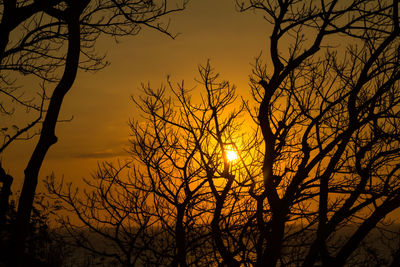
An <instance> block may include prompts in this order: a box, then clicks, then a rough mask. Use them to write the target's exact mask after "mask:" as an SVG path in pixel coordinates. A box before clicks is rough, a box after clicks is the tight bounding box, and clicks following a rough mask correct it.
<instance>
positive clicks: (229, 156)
mask: <svg viewBox="0 0 400 267" xmlns="http://www.w3.org/2000/svg"><path fill="white" fill-rule="evenodd" d="M226 158H227V160H228V161H229V162H235V161H236V160H237V158H238V155H237V153H236V152H235V151H233V150H228V151H226Z"/></svg>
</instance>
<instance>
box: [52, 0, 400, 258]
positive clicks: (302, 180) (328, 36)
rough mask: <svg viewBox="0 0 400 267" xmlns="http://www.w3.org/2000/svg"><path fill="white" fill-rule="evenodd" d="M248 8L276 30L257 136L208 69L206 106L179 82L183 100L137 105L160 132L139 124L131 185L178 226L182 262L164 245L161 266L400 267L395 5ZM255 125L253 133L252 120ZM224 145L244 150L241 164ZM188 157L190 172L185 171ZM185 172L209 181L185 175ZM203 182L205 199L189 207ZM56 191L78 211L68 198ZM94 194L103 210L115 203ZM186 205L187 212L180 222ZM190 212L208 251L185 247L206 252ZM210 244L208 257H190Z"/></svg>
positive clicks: (254, 110) (253, 105)
mask: <svg viewBox="0 0 400 267" xmlns="http://www.w3.org/2000/svg"><path fill="white" fill-rule="evenodd" d="M237 5H238V7H239V8H240V9H241V11H246V10H256V13H262V14H263V15H264V17H265V19H266V23H267V24H269V25H270V26H271V32H270V33H269V34H270V40H269V43H268V46H269V47H268V48H269V51H268V52H269V58H268V60H267V63H268V64H267V65H265V64H264V63H263V62H262V58H261V57H258V58H257V59H256V62H255V64H254V69H253V73H252V75H251V93H252V95H253V99H252V100H251V101H250V100H249V101H248V102H244V107H245V108H246V109H247V111H249V114H250V115H251V117H252V118H253V120H254V123H255V124H254V125H256V130H255V132H250V137H241V138H245V139H244V140H246V138H247V140H246V141H243V139H241V138H237V137H235V136H240V132H241V129H240V125H241V124H240V123H238V121H237V117H238V115H239V114H241V112H234V113H232V114H231V115H228V116H227V117H224V115H223V113H222V111H223V109H222V108H220V107H224V106H225V104H226V103H231V102H232V101H233V99H234V98H235V96H234V93H233V91H229V90H228V91H227V92H228V93H225V94H220V93H218V92H219V90H217V89H218V88H223V86H222V85H221V83H214V81H215V79H214V78H213V77H214V76H213V75H210V74H208V75H204V74H207V73H210V68H209V67H205V68H203V69H201V70H202V72H201V73H203V74H202V77H203V84H204V85H205V89H206V93H205V94H204V95H203V97H201V98H200V100H199V102H200V105H196V104H195V100H194V99H191V98H190V97H188V94H187V93H185V90H183V88H184V87H183V84H182V86H181V87H179V88H181V89H180V90H176V89H174V88H173V87H172V86H170V89H171V90H170V91H168V93H172V94H173V95H174V96H175V97H176V98H175V101H172V102H171V100H168V98H164V97H163V96H165V95H168V93H166V92H165V91H164V90H161V91H153V90H150V89H149V88H147V87H146V90H145V93H146V94H145V95H147V98H144V99H143V100H144V101H142V102H140V103H142V104H140V107H142V111H143V112H144V113H145V114H146V117H145V118H146V120H147V121H148V122H151V123H152V124H148V123H147V124H146V123H145V124H142V125H141V124H140V121H139V122H138V124H133V125H132V126H133V127H132V129H133V133H134V138H133V140H134V142H133V152H134V153H133V155H134V156H135V157H136V158H138V159H141V160H139V161H138V162H137V165H135V168H134V170H135V171H134V173H135V174H134V175H133V177H134V178H135V179H132V181H143V182H142V184H143V186H142V187H137V185H135V186H136V187H135V190H136V189H139V191H142V192H149V193H151V194H153V195H155V196H156V197H154V198H151V200H153V199H156V200H158V201H155V202H154V203H152V205H153V206H151V207H152V208H158V209H157V211H156V212H154V214H156V215H157V216H155V218H157V220H163V218H169V219H168V220H166V221H165V222H164V223H165V225H166V227H165V228H162V230H163V232H164V233H168V234H170V233H172V234H171V235H170V239H168V240H169V242H171V243H168V245H171V246H174V247H173V248H170V247H168V248H170V249H171V250H170V251H171V253H172V254H169V253H167V252H165V250H162V249H159V248H158V247H157V248H156V247H153V248H154V251H153V253H155V254H157V255H158V257H156V258H157V259H163V260H165V261H163V260H160V261H154V262H152V263H153V264H154V265H157V264H159V263H160V262H164V263H165V262H166V263H174V264H175V265H182V266H186V265H196V260H195V259H199V260H200V259H204V257H203V256H204V255H207V256H208V258H207V259H209V262H208V264H215V265H217V264H219V265H225V266H240V265H244V266H344V265H354V266H377V265H378V266H394V265H395V264H396V259H397V258H398V254H399V253H398V251H399V247H397V246H398V240H397V241H396V239H398V229H392V228H391V227H389V226H390V223H391V222H392V218H391V216H390V215H391V214H393V213H392V212H393V211H396V210H397V211H398V210H399V207H400V179H399V174H400V143H399V141H400V140H399V139H400V132H399V129H400V127H399V126H400V120H399V119H400V113H399V111H400V87H399V85H400V82H399V79H400V70H399V66H400V64H399V63H400V53H399V51H400V49H399V38H400V25H399V14H398V7H399V3H398V1H372V0H357V1H339V0H332V1H311V0H310V1H295V0H278V1H263V0H254V1H253V0H250V1H244V2H243V1H237ZM269 66H270V67H269ZM204 77H205V78H204ZM221 92H226V91H224V90H222V91H221ZM229 92H231V93H229ZM174 108H177V109H178V110H179V112H174ZM240 110H241V109H240ZM179 114H182V115H179ZM244 125H245V127H246V132H247V133H249V131H248V129H249V128H251V124H250V122H249V120H246V124H244ZM174 129H179V131H178V130H174ZM260 140H261V141H260ZM227 145H231V146H233V149H235V150H236V151H238V154H239V155H240V160H239V161H238V162H237V163H235V164H233V163H232V162H230V161H228V157H227V153H226V151H225V150H227V149H226V146H227ZM182 149H183V151H186V152H185V153H183V154H182V152H181V151H182ZM192 151H195V152H193V154H192V153H191V152H192ZM178 155H179V157H178ZM192 160H195V162H196V164H195V165H194V166H195V167H193V168H191V166H192V165H191V162H192ZM181 162H183V163H184V162H188V165H187V166H185V165H183V166H185V167H184V168H183V169H181V166H182V165H180V164H179V163H181ZM185 168H189V169H190V170H191V171H193V172H189V173H191V174H193V175H194V176H188V177H193V178H196V179H198V181H199V182H197V183H194V184H190V182H189V180H186V181H185V180H184V179H183V180H182V177H183V178H184V177H185V176H184V175H185V170H186V169H185ZM106 169H107V168H106ZM197 170H198V171H197ZM153 171H154V174H152V173H153ZM139 174H146V175H139ZM99 177H104V175H103V176H101V175H100V176H99ZM144 177H145V178H146V179H147V180H146V179H144ZM152 179H153V180H152ZM196 179H195V180H196ZM116 180H121V177H119V178H118V179H116ZM122 180H123V179H122ZM100 181H101V180H100ZM200 183H201V187H199V189H198V192H196V193H198V195H197V196H195V195H191V197H190V198H189V199H188V200H187V202H188V203H189V204H187V206H185V205H183V204H184V203H186V202H185V199H187V198H186V197H187V196H189V195H188V194H187V192H192V191H193V186H197V185H198V184H200ZM130 184H135V183H134V182H130ZM95 188H101V187H99V186H98V185H97V186H96V187H95ZM107 188H108V190H109V192H112V191H113V190H116V191H115V192H118V189H116V188H119V187H115V188H114V187H113V186H110V187H107ZM113 188H114V189H113ZM122 188H125V189H128V186H127V185H125V187H124V186H122ZM146 188H147V189H146ZM160 188H161V189H160ZM187 188H188V189H187ZM195 188H197V187H195ZM53 191H55V192H56V193H58V195H60V196H61V197H62V198H63V199H64V200H66V203H68V204H69V205H72V206H74V203H77V202H76V200H74V199H71V198H69V196H71V192H69V193H68V192H67V194H63V193H61V191H60V190H54V189H53ZM132 192H134V191H132ZM96 196H98V197H100V198H99V203H103V202H104V201H105V200H106V199H107V197H105V196H104V195H103V197H101V194H96ZM149 200H150V199H149ZM139 203H141V202H139ZM146 203H147V202H146ZM164 203H168V204H167V205H165V204H164ZM102 205H104V204H102ZM129 205H130V206H132V207H134V208H135V209H136V208H137V205H135V203H134V202H130V204H129ZM180 205H182V206H183V207H182V210H183V211H184V213H185V212H186V213H185V216H186V217H185V216H184V217H180V216H178V214H179V212H178V211H179V207H180ZM100 207H102V206H100ZM100 207H96V208H97V209H99V208H100ZM95 210H96V209H95ZM144 210H146V209H144ZM189 211H198V212H199V211H201V213H190V212H189ZM75 212H76V211H75ZM142 214H147V211H143V213H142ZM188 214H190V216H189V215H188ZM196 214H199V216H197V215H196ZM89 215H90V216H92V217H93V215H92V214H89ZM97 215H98V216H99V217H96V218H98V219H97V220H101V219H100V218H103V217H102V215H101V214H96V216H97ZM90 216H89V218H90ZM179 218H183V221H182V222H190V223H192V225H199V226H201V227H199V229H203V231H204V232H202V233H204V235H202V236H201V239H202V240H207V241H204V243H203V244H209V245H210V246H211V247H206V246H202V247H199V246H198V245H196V246H197V248H193V250H190V251H191V253H188V251H189V248H188V247H187V244H197V243H195V242H194V241H193V242H192V240H191V239H190V238H189V235H190V234H195V233H197V232H196V231H195V230H194V229H193V228H191V227H192V225H190V227H189V225H185V224H184V225H183V227H181V226H182V224H180V223H178V222H179V221H180V220H179ZM108 223H109V225H112V223H110V222H108ZM172 225H175V226H176V227H175V228H173V227H172ZM113 229H115V228H113ZM149 229H154V228H153V227H150V228H149ZM182 229H184V230H183V231H180V230H182ZM173 230H175V231H173ZM180 233H182V234H183V235H181V234H180ZM153 234H154V233H150V236H152V235H153ZM153 237H154V235H153ZM117 240H118V239H117ZM171 240H174V242H172V241H171ZM395 241H396V242H395ZM165 242H167V241H165ZM185 246H186V248H185ZM383 246H385V247H387V248H390V249H391V250H392V251H393V255H391V254H388V253H387V251H389V250H386V251H385V250H384V249H382V247H383ZM164 248H165V246H164ZM199 248H201V249H205V250H204V251H203V250H202V251H201V253H200V252H193V251H197V250H196V249H199ZM182 251H186V257H183V256H181V255H184V253H183V252H182ZM167 259H168V260H167ZM149 262H151V261H149Z"/></svg>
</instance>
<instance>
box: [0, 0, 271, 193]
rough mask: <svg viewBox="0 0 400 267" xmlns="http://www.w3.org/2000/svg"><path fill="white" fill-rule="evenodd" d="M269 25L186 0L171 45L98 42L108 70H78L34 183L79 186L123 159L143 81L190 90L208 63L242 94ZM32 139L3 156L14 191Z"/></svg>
mask: <svg viewBox="0 0 400 267" xmlns="http://www.w3.org/2000/svg"><path fill="white" fill-rule="evenodd" d="M268 30H269V29H268V25H267V23H266V22H265V21H264V20H263V19H262V16H260V14H258V15H256V14H254V13H252V12H246V13H239V12H237V11H236V8H235V5H234V1H233V0H218V1H215V0H192V1H191V2H190V3H189V5H188V8H187V9H186V10H185V11H184V12H183V13H179V14H174V15H173V16H171V31H172V32H174V33H181V34H180V35H179V36H178V37H177V39H176V40H172V39H170V38H168V37H167V36H164V35H161V34H160V33H158V32H155V31H153V30H144V31H142V32H141V33H140V34H139V35H138V36H135V37H129V38H125V39H122V40H121V43H119V44H116V43H115V42H113V41H112V40H110V39H102V40H100V42H99V43H98V45H97V48H98V51H100V52H104V53H106V54H107V60H108V61H110V62H111V66H109V67H107V68H106V69H104V70H102V71H100V72H97V73H95V74H92V73H84V72H82V71H81V72H80V73H79V74H78V77H77V79H76V81H75V84H74V86H73V88H72V89H71V91H70V92H69V93H68V95H67V96H66V98H65V100H64V104H63V108H62V112H61V119H68V118H71V116H73V117H74V119H73V120H72V121H71V122H68V123H59V124H58V125H57V129H56V135H57V136H58V138H59V141H58V143H56V144H55V145H54V146H53V147H52V148H51V149H50V151H49V153H48V154H47V157H46V159H45V162H44V165H43V167H42V170H41V172H40V177H39V179H40V180H42V179H43V178H44V177H45V176H46V175H49V174H51V172H52V171H54V173H55V175H56V177H61V176H64V177H65V180H66V181H79V180H80V179H81V178H82V177H88V176H90V174H91V173H93V172H94V171H95V170H96V167H97V163H98V162H101V161H103V160H117V158H118V157H124V156H125V155H126V154H125V153H124V147H126V146H127V145H128V137H129V128H128V125H127V122H128V120H129V118H135V107H134V104H133V102H132V101H131V100H130V96H131V95H135V93H136V94H137V93H138V88H139V87H140V84H141V83H142V82H146V83H147V82H150V83H151V84H152V85H153V86H159V85H160V84H161V83H162V82H165V80H166V77H167V75H170V76H171V79H172V80H173V81H180V80H182V79H185V82H186V83H187V84H188V85H194V84H195V83H194V81H193V79H194V78H196V77H197V76H198V75H197V66H198V65H199V64H205V63H206V61H207V59H210V60H211V64H212V65H213V66H214V68H215V70H216V71H217V72H219V73H220V74H221V77H222V78H224V79H228V80H230V81H231V82H232V83H234V84H235V85H237V87H238V93H239V94H241V95H244V94H246V92H247V91H248V89H249V87H248V85H247V84H248V75H249V74H250V70H251V66H250V63H252V62H253V59H254V57H255V56H257V55H259V54H260V52H261V51H263V53H264V55H265V54H266V50H265V48H266V47H267V46H266V44H267V41H268V39H267V38H268V32H269V31H268ZM35 141H36V139H34V140H33V141H29V142H26V141H23V142H19V143H16V144H13V145H12V146H11V147H9V148H8V149H7V150H6V151H5V152H4V153H3V154H4V155H3V157H2V165H3V167H4V168H5V169H6V170H7V171H8V172H9V173H10V174H11V175H12V176H13V177H14V179H15V180H14V186H13V191H14V192H15V191H16V190H19V189H20V186H21V181H22V179H23V170H24V168H25V166H26V163H27V160H28V158H29V156H30V154H31V153H32V150H33V144H35Z"/></svg>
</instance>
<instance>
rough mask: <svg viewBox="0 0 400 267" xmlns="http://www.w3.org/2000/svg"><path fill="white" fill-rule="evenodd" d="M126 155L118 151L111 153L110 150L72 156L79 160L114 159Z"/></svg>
mask: <svg viewBox="0 0 400 267" xmlns="http://www.w3.org/2000/svg"><path fill="white" fill-rule="evenodd" d="M127 155H128V153H127V152H126V151H124V150H120V151H112V150H104V151H95V152H83V153H76V154H72V157H73V158H79V159H104V158H115V157H120V156H127Z"/></svg>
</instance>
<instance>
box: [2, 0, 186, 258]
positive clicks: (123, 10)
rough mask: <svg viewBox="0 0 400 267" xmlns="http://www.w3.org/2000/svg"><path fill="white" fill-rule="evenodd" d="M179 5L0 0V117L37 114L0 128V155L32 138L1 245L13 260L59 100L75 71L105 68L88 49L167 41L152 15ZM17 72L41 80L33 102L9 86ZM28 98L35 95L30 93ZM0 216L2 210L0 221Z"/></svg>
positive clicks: (19, 249) (111, 0)
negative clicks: (154, 33)
mask: <svg viewBox="0 0 400 267" xmlns="http://www.w3.org/2000/svg"><path fill="white" fill-rule="evenodd" d="M185 4H186V1H183V2H182V4H181V6H178V5H177V6H169V5H167V1H158V2H153V1H119V0H104V1H90V0H85V1H49V0H40V1H36V0H35V1H15V0H5V1H0V5H1V9H0V14H1V23H0V71H1V76H0V85H1V89H0V94H1V96H2V102H1V104H0V112H1V113H2V116H3V115H6V116H12V115H13V114H14V110H15V109H19V108H21V107H22V108H25V109H27V110H28V111H31V112H32V111H35V112H36V114H37V115H34V118H33V119H32V116H27V121H28V122H24V123H25V125H24V126H22V127H20V126H18V125H12V126H10V127H6V126H2V129H1V135H2V136H3V137H4V139H3V143H2V144H1V147H0V152H1V153H3V152H4V150H5V149H6V148H7V147H8V146H9V145H10V144H11V143H12V142H14V141H16V140H18V139H30V138H32V137H33V136H35V135H39V138H38V142H37V144H36V146H35V149H34V151H33V153H32V155H31V157H30V160H29V162H28V164H27V167H26V169H25V178H24V185H23V188H22V191H21V194H20V198H19V201H18V211H17V217H16V222H15V236H14V238H13V239H12V244H14V245H11V246H9V247H11V249H12V250H13V251H14V252H16V253H17V255H13V254H9V255H13V256H12V257H14V260H15V259H21V257H19V256H18V255H21V253H22V252H23V250H24V248H23V247H24V239H25V237H26V235H27V232H26V229H28V225H29V220H30V214H31V210H32V204H33V200H34V196H35V191H36V186H37V182H38V173H39V170H40V167H41V165H42V163H43V161H44V158H45V155H46V153H47V151H48V149H49V148H50V146H52V145H53V144H54V143H56V142H57V137H56V136H55V127H56V124H57V122H58V121H59V111H60V108H61V105H62V102H63V99H64V96H65V95H66V94H67V92H68V91H69V90H70V89H71V87H72V85H73V83H74V80H75V77H76V73H77V71H78V68H82V69H86V70H98V69H101V68H103V67H104V66H106V65H107V62H106V61H105V60H104V57H103V56H99V55H97V54H96V52H95V50H94V48H95V42H96V40H97V39H98V37H99V36H100V34H109V35H112V36H114V37H115V38H118V37H122V36H127V35H136V34H137V33H138V32H139V31H140V30H141V28H142V27H150V28H153V29H155V30H158V31H160V32H162V33H165V34H168V35H169V36H171V37H173V36H172V35H171V34H170V33H169V32H168V24H163V23H162V21H160V18H162V17H163V16H165V15H167V14H169V13H171V12H175V11H180V10H182V9H183V8H184V6H185ZM17 31H18V33H20V34H15V32H17ZM18 75H31V76H34V77H37V78H39V79H40V80H42V88H41V91H40V92H39V93H38V95H39V96H38V97H36V99H34V98H29V97H27V96H25V95H24V91H21V90H20V89H19V87H18V86H17V85H16V84H15V79H16V77H20V76H18ZM50 88H54V89H50ZM28 95H35V94H34V93H33V92H32V91H31V92H28ZM3 99H4V101H3ZM35 127H36V129H35ZM0 174H1V177H0V178H1V181H2V182H3V192H2V197H3V196H5V195H7V194H6V193H7V192H6V191H7V190H8V189H7V188H8V187H7V186H6V183H7V182H8V181H9V179H8V178H9V177H8V176H7V177H6V176H5V175H6V172H5V171H4V169H1V172H0ZM3 198H5V197H3ZM2 204H3V202H2ZM4 210H5V209H2V210H1V212H3V211H4ZM3 215H4V212H3V214H2V215H1V218H4V216H3ZM1 224H3V222H1ZM9 241H10V240H9ZM9 241H7V242H9Z"/></svg>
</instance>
